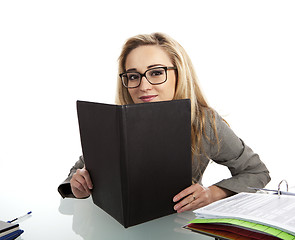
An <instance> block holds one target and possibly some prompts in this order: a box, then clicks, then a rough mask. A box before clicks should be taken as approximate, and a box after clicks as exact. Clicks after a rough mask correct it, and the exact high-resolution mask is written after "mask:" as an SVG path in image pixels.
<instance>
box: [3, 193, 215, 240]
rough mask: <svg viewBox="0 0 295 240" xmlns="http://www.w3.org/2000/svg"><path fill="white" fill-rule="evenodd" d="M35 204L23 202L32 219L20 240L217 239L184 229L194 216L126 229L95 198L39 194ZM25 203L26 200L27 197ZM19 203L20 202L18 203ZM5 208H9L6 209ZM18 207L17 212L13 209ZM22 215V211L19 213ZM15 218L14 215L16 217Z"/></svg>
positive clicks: (6, 215) (11, 201)
mask: <svg viewBox="0 0 295 240" xmlns="http://www.w3.org/2000/svg"><path fill="white" fill-rule="evenodd" d="M38 195H39V197H37V195H36V196H35V197H34V198H30V199H32V201H28V202H22V208H23V206H25V205H28V206H29V205H30V206H32V208H31V209H27V210H22V211H23V213H21V214H20V215H22V214H24V213H25V212H26V211H30V210H32V216H30V217H27V218H25V219H23V220H22V221H20V222H19V225H20V228H21V229H23V230H24V233H23V234H22V235H21V236H20V237H19V238H17V239H18V240H21V239H23V240H35V239H36V240H37V239H38V240H39V239H57V240H59V239H61V240H68V239H69V240H76V239H79V240H81V239H87V240H92V239H93V240H94V239H95V240H97V239H102V240H113V239H115V240H118V239H120V240H123V239H128V240H132V239H136V240H139V239H140V240H145V239H149V240H156V239H169V240H173V239H177V240H179V239H181V240H186V239H191V240H196V239H203V240H206V239H207V240H210V239H211V240H212V239H214V238H211V237H207V236H203V235H200V234H197V233H192V232H190V231H189V230H185V229H182V226H183V225H185V224H186V223H187V222H188V221H189V220H192V219H193V218H194V214H193V213H192V212H187V213H181V214H177V213H175V214H172V215H169V216H166V217H162V218H159V219H156V220H153V221H149V222H146V223H143V224H139V225H137V226H133V227H130V228H127V229H125V228H124V227H123V226H122V225H120V224H119V223H118V222H117V221H116V220H115V219H113V218H112V217H111V216H109V215H108V214H107V213H105V212H104V211H103V210H101V209H100V208H99V207H97V206H96V205H95V204H94V203H93V202H92V198H88V199H83V200H81V199H61V198H60V197H59V195H58V193H57V192H56V194H54V195H53V197H52V198H51V199H49V198H48V197H46V198H44V197H42V192H41V193H40V192H39V194H38ZM22 199H25V197H24V198H23V197H22ZM1 202H2V203H1V205H2V204H3V205H2V206H1V212H0V217H1V219H2V220H9V219H10V218H11V217H12V218H14V217H16V216H11V214H12V213H13V212H17V208H18V206H19V205H15V203H14V198H10V199H9V198H5V197H4V201H1ZM15 202H17V201H15ZM5 205H10V207H7V208H4V206H5ZM11 206H15V208H14V209H13V208H11ZM18 211H19V209H18ZM13 214H15V213H13Z"/></svg>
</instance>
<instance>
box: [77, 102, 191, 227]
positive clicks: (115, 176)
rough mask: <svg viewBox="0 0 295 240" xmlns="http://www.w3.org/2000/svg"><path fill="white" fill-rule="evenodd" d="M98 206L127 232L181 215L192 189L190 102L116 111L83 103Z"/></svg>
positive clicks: (83, 132) (84, 140)
mask: <svg viewBox="0 0 295 240" xmlns="http://www.w3.org/2000/svg"><path fill="white" fill-rule="evenodd" d="M77 112H78V121H79V129H80V138H81V145H82V151H83V156H84V160H85V165H86V168H87V170H88V171H89V174H90V176H91V180H92V183H93V186H94V187H93V190H92V198H93V202H94V203H95V204H96V205H97V206H99V207H100V208H102V209H103V210H104V211H105V212H107V213H108V214H109V215H111V216H112V217H113V218H115V219H116V220H117V221H118V222H119V223H121V224H122V225H123V226H124V227H130V226H133V225H136V224H140V223H143V222H146V221H149V220H152V219H155V218H159V217H162V216H166V215H169V214H172V213H175V211H174V209H173V206H174V204H175V203H173V201H172V199H173V197H174V196H175V195H176V194H177V193H179V192H180V191H182V190H183V189H185V188H186V187H188V186H190V185H191V183H192V171H191V165H192V162H191V161H192V160H191V108H190V100H189V99H184V100H172V101H164V102H154V103H142V104H128V105H111V104H101V103H94V102H85V101H77Z"/></svg>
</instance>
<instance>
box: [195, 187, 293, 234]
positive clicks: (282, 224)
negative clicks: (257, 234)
mask: <svg viewBox="0 0 295 240" xmlns="http://www.w3.org/2000/svg"><path fill="white" fill-rule="evenodd" d="M194 212H195V213H196V215H197V217H199V218H202V217H205V218H222V217H226V218H233V217H234V218H239V219H245V220H247V219H248V220H252V221H255V222H258V223H262V224H267V225H270V226H273V227H276V228H279V229H282V230H284V231H286V232H289V233H291V234H295V197H294V196H287V195H282V196H280V197H279V196H278V195H269V194H257V193H256V194H255V193H239V194H237V195H235V196H232V197H229V198H226V199H223V200H220V201H217V202H214V203H212V204H210V205H208V206H205V207H203V208H200V209H197V210H195V211H194Z"/></svg>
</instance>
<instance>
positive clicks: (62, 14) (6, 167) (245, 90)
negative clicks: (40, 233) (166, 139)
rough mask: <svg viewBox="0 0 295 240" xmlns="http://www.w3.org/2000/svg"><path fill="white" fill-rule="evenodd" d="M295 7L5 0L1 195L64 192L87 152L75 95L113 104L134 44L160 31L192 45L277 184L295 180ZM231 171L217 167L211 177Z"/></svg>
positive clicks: (207, 78)
mask: <svg viewBox="0 0 295 240" xmlns="http://www.w3.org/2000/svg"><path fill="white" fill-rule="evenodd" d="M294 12H295V3H294V1H292V0H290V1H288V0H276V1H274V0H245V1H244V0H243V1H238V0H223V1H219V0H214V1H185V0H183V1H179V0H178V1H171V0H169V1H154V0H150V1H147V2H145V3H142V2H140V1H131V0H125V1H111V0H110V1H77V0H50V1H39V0H38V1H37V0H36V1H32V0H27V1H15V0H2V1H0V81H1V85H0V91H1V94H0V104H1V105H0V106H1V107H0V111H1V112H0V114H1V117H0V161H1V165H0V166H1V173H0V183H1V189H2V190H1V193H0V195H1V197H0V198H2V196H3V194H5V195H7V194H9V195H10V196H11V198H10V199H13V196H16V195H17V196H21V200H22V201H23V202H25V201H26V194H31V195H32V194H36V192H38V194H40V191H41V193H42V194H44V195H42V196H47V195H46V194H49V195H50V194H58V193H57V191H56V188H57V186H58V184H59V183H60V182H61V181H62V180H63V179H64V178H65V177H66V175H67V174H68V171H69V169H70V167H71V166H72V165H73V164H74V162H75V161H76V160H77V159H78V156H79V155H81V147H80V140H79V132H78V124H77V117H76V109H75V101H76V100H77V99H80V100H88V101H97V102H105V103H114V97H115V85H116V76H117V58H118V55H119V53H120V49H121V47H122V45H123V43H124V41H125V40H126V39H127V38H128V37H130V36H133V35H135V34H139V33H151V32H156V31H160V32H164V33H167V34H169V35H170V36H172V37H173V38H175V39H176V40H177V41H179V42H180V43H181V44H182V45H183V47H184V48H185V49H186V50H187V52H188V53H189V55H190V57H191V59H192V61H193V63H194V66H195V68H196V71H197V74H198V77H199V79H200V84H201V86H202V88H203V91H204V93H205V95H206V97H207V99H208V101H209V103H210V105H211V106H212V107H213V108H215V109H216V110H217V111H218V112H219V113H220V114H221V115H222V116H223V117H224V118H225V119H226V120H227V121H228V122H229V124H230V125H231V127H232V129H233V130H234V131H235V132H236V134H237V135H238V136H239V137H240V138H242V139H243V140H244V141H245V142H246V143H247V144H248V145H249V146H250V147H251V148H252V149H253V150H254V151H255V152H257V153H259V155H260V157H261V159H262V160H263V161H264V162H265V164H266V165H267V166H268V168H269V170H270V172H271V176H272V181H271V183H270V184H269V187H276V185H277V183H278V181H279V180H281V179H283V178H286V179H287V180H288V181H289V182H290V185H295V179H294V176H293V171H294V160H295V159H294V155H293V152H294V150H293V149H294V148H293V144H294V140H293V139H294V135H295V127H294V124H293V121H294V116H295V114H294V107H293V104H294V100H295V96H294V82H295V71H294V66H295V57H294V56H295V44H294V43H295V35H294V29H295V28H294V24H295V14H294ZM220 169H222V170H221V171H220ZM224 176H228V171H227V170H224V169H223V168H220V167H219V166H215V165H210V167H209V169H208V171H207V172H206V174H205V181H204V183H205V184H206V185H208V184H211V183H214V182H215V181H217V180H218V179H220V178H223V177H224ZM1 207H4V206H3V205H2V204H1ZM0 212H1V211H0Z"/></svg>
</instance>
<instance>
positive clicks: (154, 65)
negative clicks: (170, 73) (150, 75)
mask: <svg viewBox="0 0 295 240" xmlns="http://www.w3.org/2000/svg"><path fill="white" fill-rule="evenodd" d="M156 66H165V65H163V64H160V63H158V64H152V65H149V66H147V69H150V68H153V67H156ZM136 70H137V69H136V68H129V69H127V70H126V72H131V71H136Z"/></svg>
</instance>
